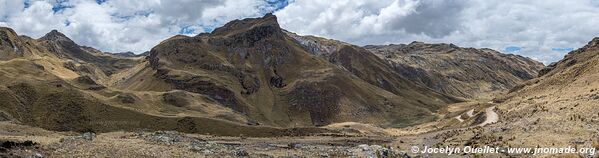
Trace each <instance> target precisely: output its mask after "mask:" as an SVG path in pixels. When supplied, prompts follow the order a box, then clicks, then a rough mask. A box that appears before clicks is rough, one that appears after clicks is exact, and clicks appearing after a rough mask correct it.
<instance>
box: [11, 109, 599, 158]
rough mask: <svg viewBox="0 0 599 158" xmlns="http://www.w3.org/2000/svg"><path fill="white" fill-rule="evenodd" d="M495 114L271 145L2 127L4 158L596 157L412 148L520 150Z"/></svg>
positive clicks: (352, 128) (346, 129) (170, 134)
mask: <svg viewBox="0 0 599 158" xmlns="http://www.w3.org/2000/svg"><path fill="white" fill-rule="evenodd" d="M483 103H486V102H483ZM494 107H495V105H494V104H492V103H488V104H481V102H472V103H462V104H455V105H451V106H449V108H448V109H447V110H446V111H443V112H441V113H439V117H440V118H442V119H440V120H438V121H435V122H430V123H425V124H421V125H418V126H413V127H409V128H402V129H383V128H380V127H376V126H372V125H367V124H359V123H340V124H333V125H330V126H326V127H323V128H328V129H330V130H337V131H343V132H341V133H342V134H338V133H337V134H319V135H313V136H303V137H269V138H252V137H244V136H238V137H223V136H213V135H206V134H204V135H200V134H185V133H180V132H175V131H146V130H138V131H133V132H110V133H97V134H96V133H91V132H88V133H74V132H54V131H47V130H44V129H40V128H35V127H30V126H25V125H19V124H17V123H14V122H9V121H4V122H0V144H1V146H0V157H277V158H278V157H360V158H361V157H593V156H589V155H584V154H570V155H552V154H543V155H531V154H506V153H499V154H464V153H460V154H452V155H447V154H422V153H413V152H412V150H411V149H412V148H413V147H414V146H416V147H420V148H421V149H422V148H424V147H425V146H428V147H445V146H449V147H461V148H463V147H465V146H476V147H482V146H485V145H488V146H494V147H495V146H496V147H504V146H505V145H506V144H511V145H512V146H513V145H516V146H518V145H517V144H514V143H516V142H518V141H522V140H523V139H522V137H521V135H520V134H511V135H512V136H513V138H512V137H509V138H508V137H507V136H506V135H498V134H497V133H498V132H497V131H495V128H493V127H495V126H498V125H501V124H502V121H503V120H502V119H500V118H497V117H496V115H494V112H495V111H493V108H494ZM458 118H459V119H458ZM489 127H490V128H489ZM583 141H584V140H583ZM537 142H539V141H537ZM575 143H578V144H579V146H580V147H585V146H592V145H593V144H592V143H593V142H592V141H584V142H582V144H580V143H581V142H575ZM596 145H599V144H596ZM522 146H523V147H524V146H525V145H522ZM527 147H534V146H527Z"/></svg>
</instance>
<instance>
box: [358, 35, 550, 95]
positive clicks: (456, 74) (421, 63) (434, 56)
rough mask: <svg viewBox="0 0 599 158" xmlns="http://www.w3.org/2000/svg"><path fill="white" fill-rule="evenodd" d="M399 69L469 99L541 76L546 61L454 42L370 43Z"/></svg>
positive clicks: (410, 76) (429, 85) (373, 50)
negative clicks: (459, 44)
mask: <svg viewBox="0 0 599 158" xmlns="http://www.w3.org/2000/svg"><path fill="white" fill-rule="evenodd" d="M364 48H366V49H368V50H370V51H371V52H373V53H374V54H376V55H377V56H379V57H380V58H383V59H384V60H385V61H387V62H389V63H390V64H392V65H393V68H394V70H395V71H396V72H398V73H399V74H401V75H402V76H406V77H407V78H408V79H410V80H411V81H413V82H416V83H419V84H421V85H425V86H427V87H429V88H431V89H434V90H436V91H439V92H442V93H445V94H450V95H453V96H457V97H462V98H467V99H481V98H487V99H491V98H493V96H496V95H497V94H498V93H501V92H507V91H508V90H509V89H511V88H513V87H515V86H517V85H519V84H520V83H523V82H524V81H527V80H530V79H532V78H534V77H536V76H537V74H538V72H539V71H540V70H541V69H542V68H543V67H544V66H543V64H542V63H540V62H537V61H534V60H532V59H530V58H526V57H522V56H519V55H512V54H502V53H499V52H497V51H494V50H491V49H475V48H462V47H458V46H456V45H453V44H427V43H422V42H412V43H410V44H399V45H395V44H391V45H368V46H365V47H364Z"/></svg>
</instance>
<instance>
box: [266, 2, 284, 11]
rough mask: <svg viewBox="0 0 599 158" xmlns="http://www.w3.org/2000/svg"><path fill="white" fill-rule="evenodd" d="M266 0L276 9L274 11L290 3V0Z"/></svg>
mask: <svg viewBox="0 0 599 158" xmlns="http://www.w3.org/2000/svg"><path fill="white" fill-rule="evenodd" d="M265 1H266V3H267V4H268V5H270V6H272V7H274V8H275V10H273V11H272V12H276V11H279V10H281V9H283V8H285V7H287V5H289V1H288V0H265Z"/></svg>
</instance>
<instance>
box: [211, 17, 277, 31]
mask: <svg viewBox="0 0 599 158" xmlns="http://www.w3.org/2000/svg"><path fill="white" fill-rule="evenodd" d="M240 33H254V34H259V35H262V36H268V35H271V34H274V33H283V31H282V29H281V27H280V26H279V23H278V22H277V17H276V16H275V15H273V14H271V13H268V14H266V15H264V16H263V17H260V18H247V19H243V20H233V21H231V22H229V23H227V24H225V25H224V26H223V27H220V28H216V29H215V30H214V31H213V32H212V33H211V35H213V36H232V35H235V34H240Z"/></svg>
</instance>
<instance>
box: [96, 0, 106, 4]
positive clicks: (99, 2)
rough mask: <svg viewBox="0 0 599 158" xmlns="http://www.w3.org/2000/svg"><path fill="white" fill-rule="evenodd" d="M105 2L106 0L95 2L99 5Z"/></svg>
mask: <svg viewBox="0 0 599 158" xmlns="http://www.w3.org/2000/svg"><path fill="white" fill-rule="evenodd" d="M106 1H108V0H96V3H98V4H100V5H101V4H102V3H104V2H106Z"/></svg>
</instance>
